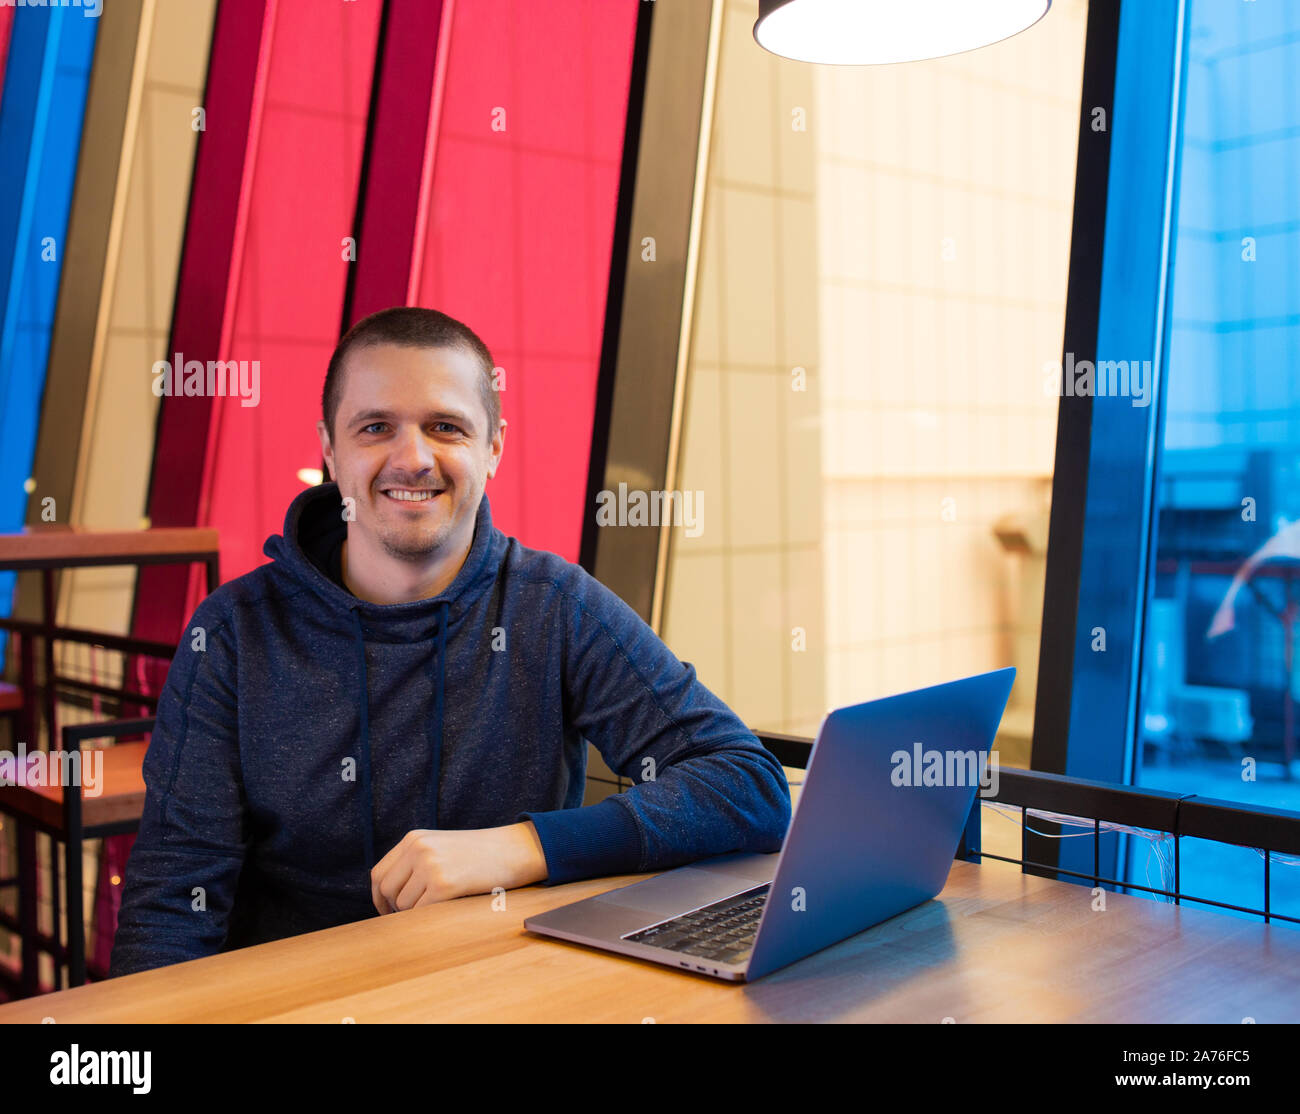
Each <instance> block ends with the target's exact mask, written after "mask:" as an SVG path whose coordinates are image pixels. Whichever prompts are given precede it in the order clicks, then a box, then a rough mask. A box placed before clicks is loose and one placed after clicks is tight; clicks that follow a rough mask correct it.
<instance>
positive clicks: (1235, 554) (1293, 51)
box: [1137, 0, 1300, 906]
mask: <svg viewBox="0 0 1300 1114" xmlns="http://www.w3.org/2000/svg"><path fill="white" fill-rule="evenodd" d="M1190 19H1191V27H1190V38H1189V41H1188V56H1187V63H1186V69H1185V72H1186V82H1187V89H1186V104H1185V108H1184V113H1183V121H1182V128H1181V145H1182V150H1181V162H1180V173H1179V179H1178V183H1177V202H1178V208H1177V226H1176V240H1175V245H1174V267H1173V287H1172V290H1173V299H1174V304H1173V323H1172V329H1171V331H1170V337H1169V359H1168V366H1167V369H1166V382H1167V388H1166V394H1165V414H1164V427H1163V432H1162V434H1161V441H1160V444H1161V457H1160V465H1159V467H1160V472H1159V483H1158V487H1157V492H1156V501H1157V506H1156V514H1157V521H1156V529H1157V534H1156V562H1155V575H1154V580H1153V585H1152V594H1151V598H1150V600H1149V602H1148V607H1147V616H1146V629H1145V642H1144V654H1143V661H1144V669H1143V686H1142V713H1143V714H1142V716H1141V729H1142V739H1143V746H1142V747H1141V762H1140V766H1139V770H1138V774H1137V781H1138V783H1139V784H1141V785H1149V786H1155V787H1158V788H1162V789H1171V790H1176V791H1178V792H1183V793H1195V794H1199V795H1201V796H1206V797H1217V798H1222V799H1227V800H1232V801H1242V802H1247V803H1250V804H1255V805H1271V806H1277V807H1284V808H1292V809H1297V808H1300V782H1298V781H1297V780H1295V779H1296V775H1297V774H1300V763H1297V762H1296V758H1297V754H1296V734H1297V723H1296V712H1295V701H1296V697H1297V696H1300V674H1298V673H1297V669H1296V655H1295V628H1296V618H1297V614H1298V609H1300V582H1298V578H1300V525H1298V523H1300V374H1297V371H1296V368H1297V366H1300V221H1297V219H1296V216H1297V214H1296V198H1297V197H1300V95H1297V90H1298V88H1300V78H1297V76H1296V75H1297V72H1300V6H1297V5H1294V4H1290V5H1287V4H1263V5H1261V4H1222V3H1214V2H1204V0H1196V2H1194V3H1192V4H1191V5H1190ZM1234 861H1235V860H1234ZM1228 863H1229V860H1227V859H1224V860H1223V864H1224V865H1223V869H1222V870H1220V871H1219V872H1218V873H1217V874H1215V875H1214V876H1213V877H1212V878H1210V877H1206V878H1203V879H1202V888H1203V889H1204V888H1207V887H1210V886H1213V889H1214V892H1212V893H1208V894H1206V895H1205V896H1209V897H1213V898H1215V899H1216V900H1220V901H1230V902H1234V903H1236V902H1240V903H1245V904H1250V905H1252V906H1259V905H1260V903H1261V902H1262V898H1263V890H1262V866H1261V867H1260V869H1257V870H1250V871H1241V870H1238V869H1237V868H1236V867H1235V866H1232V867H1231V868H1230V867H1229V865H1228ZM1273 884H1274V895H1275V901H1277V902H1279V903H1281V902H1282V901H1283V900H1284V899H1286V900H1289V901H1290V903H1291V904H1292V905H1294V904H1295V903H1296V900H1297V899H1300V877H1296V872H1295V871H1288V870H1275V871H1274V873H1273Z"/></svg>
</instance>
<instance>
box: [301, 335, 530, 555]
mask: <svg viewBox="0 0 1300 1114" xmlns="http://www.w3.org/2000/svg"><path fill="white" fill-rule="evenodd" d="M481 375H482V371H481V369H480V367H479V364H478V361H477V360H476V359H475V358H474V357H473V356H472V355H470V354H468V353H466V352H462V351H461V350H460V349H458V348H408V347H404V346H398V345H393V344H378V345H371V346H362V347H360V348H354V349H353V350H352V351H351V352H349V353H348V355H347V357H346V359H345V361H344V365H343V392H342V398H341V399H340V401H339V408H338V414H337V416H336V417H335V420H334V436H333V438H332V439H331V437H330V435H329V431H328V430H327V429H326V428H325V423H324V422H323V421H322V422H317V424H316V429H317V432H318V433H319V434H320V439H321V453H322V455H323V456H324V458H325V464H326V466H327V467H328V468H329V473H330V476H331V478H332V479H334V480H335V481H336V482H337V483H338V485H339V494H340V495H342V496H344V497H345V498H346V497H348V496H351V497H352V498H353V499H354V500H355V513H356V518H355V520H354V521H352V522H351V524H350V525H349V527H348V530H349V537H350V538H354V537H355V536H356V533H360V534H361V535H363V536H365V537H366V539H367V540H369V541H372V542H374V543H375V544H376V545H377V546H379V547H382V549H383V550H384V551H385V552H387V553H388V554H389V555H390V556H392V557H397V558H400V559H403V560H407V561H423V560H427V559H429V558H431V557H435V556H437V555H438V553H439V552H440V551H444V550H453V549H455V548H456V547H457V545H458V544H467V540H468V538H469V537H472V536H473V531H474V519H475V516H476V515H477V513H478V505H479V501H480V499H481V498H482V495H483V487H484V484H485V482H486V481H487V480H488V479H489V478H490V477H491V476H493V475H494V474H495V473H496V469H497V465H498V464H499V462H500V460H501V452H502V449H503V448H504V440H505V425H506V423H505V422H504V421H503V422H502V423H501V426H500V428H499V429H496V430H493V431H492V436H491V438H489V436H488V429H487V425H488V415H487V413H486V411H485V410H484V408H483V403H482V401H481V399H480V398H479V377H480V376H481Z"/></svg>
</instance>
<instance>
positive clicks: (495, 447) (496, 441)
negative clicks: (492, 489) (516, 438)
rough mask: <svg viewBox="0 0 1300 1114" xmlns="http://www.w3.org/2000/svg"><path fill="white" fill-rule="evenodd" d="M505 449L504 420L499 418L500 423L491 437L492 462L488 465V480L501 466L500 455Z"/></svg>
mask: <svg viewBox="0 0 1300 1114" xmlns="http://www.w3.org/2000/svg"><path fill="white" fill-rule="evenodd" d="M505 451H506V420H505V418H502V419H501V424H500V425H499V426H497V432H496V436H494V437H493V438H492V463H491V464H490V465H488V472H487V474H488V479H489V480H490V479H491V478H492V477H493V476H495V475H496V474H497V469H498V468H500V467H501V455H502V454H503V453H504V452H505Z"/></svg>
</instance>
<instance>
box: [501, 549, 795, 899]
mask: <svg viewBox="0 0 1300 1114" xmlns="http://www.w3.org/2000/svg"><path fill="white" fill-rule="evenodd" d="M578 572H579V573H580V574H581V576H580V577H578V578H576V583H573V584H568V585H565V587H566V588H567V589H568V591H567V592H566V593H565V595H564V597H563V611H564V614H565V623H566V629H565V632H564V665H563V668H564V702H565V715H566V719H567V720H568V721H569V722H570V723H571V724H572V725H573V726H574V727H575V728H576V729H577V730H578V731H580V732H581V733H582V734H583V735H584V736H585V737H586V738H587V740H588V741H590V742H591V743H593V744H594V745H595V747H596V749H597V750H599V751H600V753H601V755H602V756H603V757H604V759H605V761H606V763H607V764H608V765H609V767H610V769H611V770H613V771H614V772H615V773H617V774H618V775H619V776H620V777H625V778H628V779H630V780H631V781H632V782H634V785H633V787H632V788H631V789H629V790H628V791H627V792H624V793H619V794H614V795H611V796H609V797H606V798H605V800H603V801H601V802H600V803H599V804H595V805H588V806H586V807H583V808H574V809H561V810H557V811H554V812H540V813H536V812H534V813H524V814H522V815H521V816H520V819H521V820H524V819H528V820H531V821H532V822H533V826H534V827H535V828H536V829H537V834H538V838H539V839H540V841H541V844H542V850H543V853H544V854H545V856H546V864H547V869H548V872H549V873H548V876H547V879H546V883H547V884H548V885H558V884H561V883H564V882H573V881H577V880H579V879H582V878H592V877H597V876H601V875H609V874H625V873H629V874H630V873H641V872H644V871H656V870H666V869H668V868H670V867H674V866H680V865H682V864H684V863H689V862H694V861H696V860H697V859H702V858H708V857H710V856H713V855H722V854H726V853H728V852H732V851H757V852H772V851H779V850H780V848H781V842H782V840H783V839H784V838H785V833H786V829H787V828H788V827H789V825H790V811H791V810H790V787H789V783H788V782H787V780H786V777H785V771H784V770H783V769H782V768H781V764H780V762H778V761H777V759H776V757H775V756H774V755H773V754H772V753H771V752H770V751H768V750H767V749H766V748H765V747H764V746H763V745H762V744H761V743H760V742H759V741H758V739H757V738H756V737H755V736H754V734H753V732H751V731H750V730H749V729H748V728H746V727H745V725H744V724H743V723H742V722H741V720H740V719H739V718H738V717H737V716H736V714H735V713H734V712H732V711H731V709H730V708H728V707H727V706H726V705H725V704H724V703H723V702H722V701H721V700H719V699H718V697H716V696H715V695H714V694H713V693H712V692H710V691H709V690H708V689H707V688H706V687H705V686H704V685H703V684H702V683H701V682H700V681H699V680H698V678H697V677H696V675H695V667H694V666H692V665H690V664H686V663H683V662H681V661H679V660H678V659H677V657H676V656H675V655H674V654H673V652H672V651H671V650H670V649H669V648H668V647H667V646H666V645H665V644H664V643H663V642H662V641H661V640H660V638H659V637H658V636H657V635H656V634H655V633H654V631H653V630H651V628H650V627H649V625H648V624H646V623H645V621H644V620H642V619H641V617H640V616H639V615H637V614H636V612H634V611H633V610H632V609H631V608H630V607H629V606H628V605H627V604H626V603H625V602H624V601H623V600H621V599H620V598H619V597H618V596H617V595H615V594H614V593H613V592H611V591H610V590H609V589H608V588H606V587H605V586H604V585H603V584H601V583H600V582H599V581H598V580H596V579H595V578H594V577H592V576H590V575H589V574H587V573H586V572H585V571H583V570H580V569H579V570H578Z"/></svg>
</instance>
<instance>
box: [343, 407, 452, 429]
mask: <svg viewBox="0 0 1300 1114" xmlns="http://www.w3.org/2000/svg"><path fill="white" fill-rule="evenodd" d="M396 420H398V415H397V414H395V413H394V412H393V411H391V410H363V411H362V412H361V413H360V414H358V415H357V416H356V417H354V418H353V419H352V420H351V421H350V422H349V423H348V426H349V428H351V429H355V428H356V427H358V426H363V425H369V424H370V423H371V422H378V421H384V422H392V421H396ZM425 420H426V421H438V422H444V421H446V422H458V423H459V424H460V425H462V426H464V427H465V429H466V431H467V432H469V433H473V432H474V423H473V421H471V419H470V417H469V415H468V414H462V413H461V412H460V411H459V410H435V411H433V412H432V413H429V414H426V415H425Z"/></svg>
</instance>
